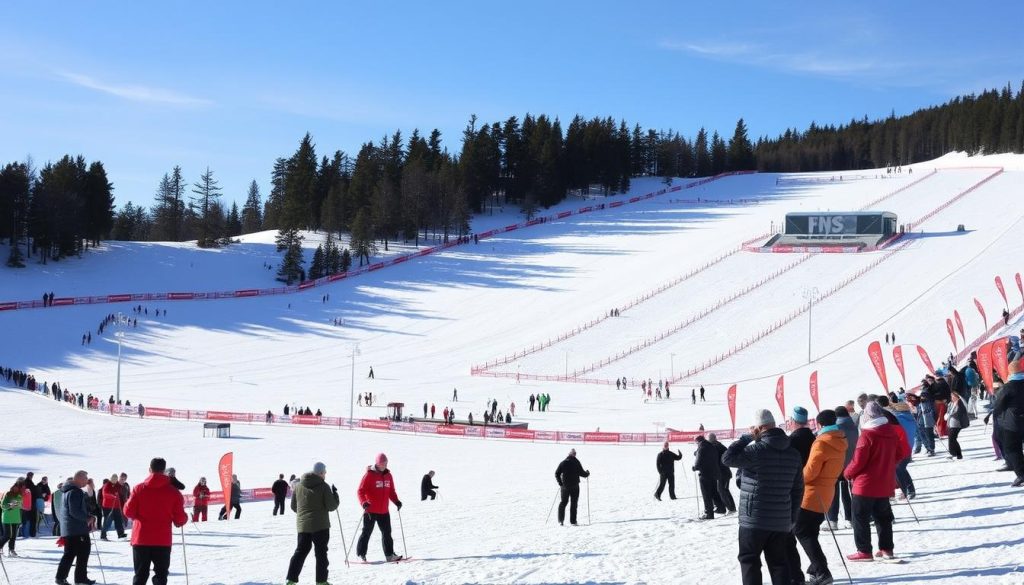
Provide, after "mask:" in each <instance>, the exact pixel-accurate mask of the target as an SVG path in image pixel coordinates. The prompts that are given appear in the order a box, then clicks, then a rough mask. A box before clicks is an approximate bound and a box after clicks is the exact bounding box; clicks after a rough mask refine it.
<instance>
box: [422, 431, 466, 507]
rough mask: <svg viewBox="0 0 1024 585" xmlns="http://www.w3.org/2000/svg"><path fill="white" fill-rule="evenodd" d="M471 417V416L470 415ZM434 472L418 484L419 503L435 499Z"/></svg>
mask: <svg viewBox="0 0 1024 585" xmlns="http://www.w3.org/2000/svg"><path fill="white" fill-rule="evenodd" d="M470 416H472V415H470ZM433 480H434V471H433V470H430V471H428V472H427V474H426V475H424V476H423V481H421V482H420V501H421V502H422V501H424V500H426V499H427V498H430V499H431V500H434V499H436V498H437V492H436V491H434V490H436V489H437V486H436V485H434V481H433Z"/></svg>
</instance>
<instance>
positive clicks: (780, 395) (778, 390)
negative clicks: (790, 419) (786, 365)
mask: <svg viewBox="0 0 1024 585" xmlns="http://www.w3.org/2000/svg"><path fill="white" fill-rule="evenodd" d="M785 384H786V382H785V376H779V380H778V382H775V402H778V403H779V410H780V411H782V419H781V420H786V389H785Z"/></svg>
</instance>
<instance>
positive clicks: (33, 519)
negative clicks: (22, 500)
mask: <svg viewBox="0 0 1024 585" xmlns="http://www.w3.org/2000/svg"><path fill="white" fill-rule="evenodd" d="M24 514H25V512H24V511H23V512H22V515H24ZM38 523H39V514H36V503H35V502H32V509H31V510H30V511H29V512H28V535H29V536H31V537H32V538H35V537H36V525H37V524H38Z"/></svg>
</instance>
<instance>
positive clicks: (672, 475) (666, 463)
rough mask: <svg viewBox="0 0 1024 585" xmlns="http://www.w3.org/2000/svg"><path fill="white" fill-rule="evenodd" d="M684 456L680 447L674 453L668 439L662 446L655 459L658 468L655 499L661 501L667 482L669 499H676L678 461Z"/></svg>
mask: <svg viewBox="0 0 1024 585" xmlns="http://www.w3.org/2000/svg"><path fill="white" fill-rule="evenodd" d="M682 458H683V454H682V453H681V452H679V450H678V449H677V450H676V452H675V453H673V452H672V451H671V450H670V449H669V448H668V441H665V443H664V444H663V445H662V446H661V451H660V452H659V453H658V458H657V460H656V461H655V466H656V467H657V468H658V489H657V490H656V491H655V492H654V499H656V500H658V501H659V502H660V501H661V493H662V492H663V491H664V490H665V484H666V483H667V484H668V497H669V499H670V500H674V499H676V461H679V460H680V459H682Z"/></svg>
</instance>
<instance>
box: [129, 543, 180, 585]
mask: <svg viewBox="0 0 1024 585" xmlns="http://www.w3.org/2000/svg"><path fill="white" fill-rule="evenodd" d="M132 561H133V562H134V564H135V578H134V579H132V585H146V583H147V582H149V566H150V565H153V585H167V571H168V569H169V568H170V566H171V547H169V546H133V547H132Z"/></svg>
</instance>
